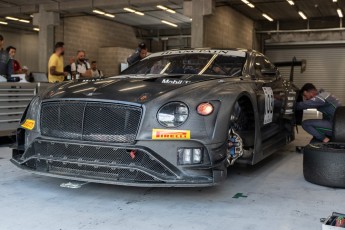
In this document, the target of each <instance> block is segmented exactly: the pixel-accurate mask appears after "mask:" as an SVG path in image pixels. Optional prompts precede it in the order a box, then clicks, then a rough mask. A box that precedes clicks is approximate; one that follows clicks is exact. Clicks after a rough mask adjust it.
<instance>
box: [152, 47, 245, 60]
mask: <svg viewBox="0 0 345 230" xmlns="http://www.w3.org/2000/svg"><path fill="white" fill-rule="evenodd" d="M246 53H248V50H246V49H213V48H212V49H211V48H195V49H172V50H167V51H163V52H157V53H152V54H150V55H149V56H148V57H147V58H152V57H158V56H167V55H174V54H221V55H226V56H238V57H245V56H246Z"/></svg>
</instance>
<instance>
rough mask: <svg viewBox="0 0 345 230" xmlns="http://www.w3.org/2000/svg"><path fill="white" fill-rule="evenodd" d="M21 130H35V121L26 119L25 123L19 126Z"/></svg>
mask: <svg viewBox="0 0 345 230" xmlns="http://www.w3.org/2000/svg"><path fill="white" fill-rule="evenodd" d="M21 126H22V127H23V128H26V129H28V130H33V128H35V121H34V120H30V119H26V121H25V122H24V123H23V124H22V125H21Z"/></svg>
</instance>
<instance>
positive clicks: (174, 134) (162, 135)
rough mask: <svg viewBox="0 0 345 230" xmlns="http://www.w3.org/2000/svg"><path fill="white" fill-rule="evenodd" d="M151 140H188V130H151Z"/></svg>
mask: <svg viewBox="0 0 345 230" xmlns="http://www.w3.org/2000/svg"><path fill="white" fill-rule="evenodd" d="M152 139H153V140H189V139H190V130H170V129H152Z"/></svg>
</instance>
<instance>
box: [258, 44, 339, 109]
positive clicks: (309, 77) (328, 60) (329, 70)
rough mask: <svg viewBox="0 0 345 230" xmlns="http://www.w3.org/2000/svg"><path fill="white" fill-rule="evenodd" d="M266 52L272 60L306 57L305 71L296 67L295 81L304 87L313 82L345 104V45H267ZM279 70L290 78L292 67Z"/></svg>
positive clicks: (285, 76)
mask: <svg viewBox="0 0 345 230" xmlns="http://www.w3.org/2000/svg"><path fill="white" fill-rule="evenodd" d="M265 54H266V56H267V57H269V59H270V60H271V61H272V62H280V61H290V60H292V58H293V57H294V56H295V57H296V58H297V60H300V59H306V60H307V68H306V71H305V72H304V73H301V72H300V67H295V71H294V83H295V84H296V85H297V86H298V87H302V86H303V84H304V83H307V82H311V83H313V84H314V85H315V86H316V87H317V88H318V89H320V88H323V89H325V90H326V91H329V92H331V93H332V94H334V95H336V96H337V97H338V98H339V99H340V101H341V102H342V104H343V105H345V47H324V48H322V47H313V48H310V47H308V48H303V47H298V48H297V47H289V49H284V48H270V47H267V50H266V53H265ZM279 70H280V72H281V73H282V75H283V76H284V78H287V79H288V78H289V75H290V68H287V67H281V68H279Z"/></svg>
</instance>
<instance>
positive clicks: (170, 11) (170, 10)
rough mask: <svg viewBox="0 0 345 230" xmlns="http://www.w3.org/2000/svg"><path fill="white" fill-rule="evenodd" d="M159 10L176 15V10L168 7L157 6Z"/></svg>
mask: <svg viewBox="0 0 345 230" xmlns="http://www.w3.org/2000/svg"><path fill="white" fill-rule="evenodd" d="M157 8H159V9H162V10H165V11H167V12H169V13H172V14H175V13H176V11H175V10H172V9H170V8H168V7H166V6H162V5H157Z"/></svg>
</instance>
